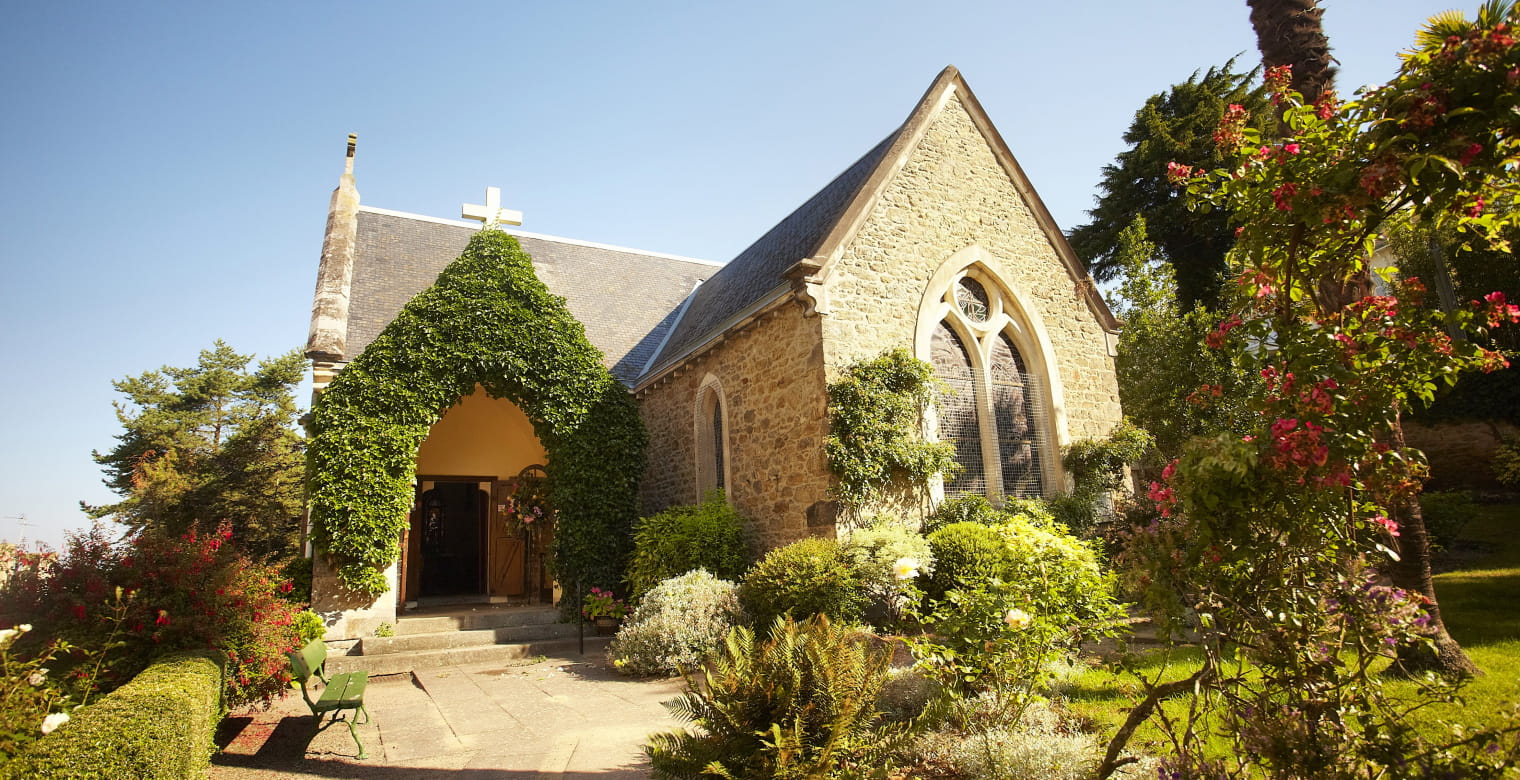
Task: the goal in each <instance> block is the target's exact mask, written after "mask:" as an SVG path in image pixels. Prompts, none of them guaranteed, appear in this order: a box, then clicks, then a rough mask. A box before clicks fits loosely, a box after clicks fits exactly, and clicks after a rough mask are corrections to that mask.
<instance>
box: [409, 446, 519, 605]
mask: <svg viewBox="0 0 1520 780" xmlns="http://www.w3.org/2000/svg"><path fill="white" fill-rule="evenodd" d="M424 482H432V483H435V484H436V483H440V482H454V483H459V482H464V483H470V484H474V485H475V486H476V487H477V488H479V486H480V483H482V482H484V483H486V484H491V485H494V484H495V483H496V477H494V476H490V477H485V476H477V475H471V474H418V475H416V476H415V477H414V478H413V479H412V508H411V511H410V512H408V515H407V527H406V530H404V531H402V532H401V545H402V546H401V561H400V565H399V566H398V567H397V572H396V574H397V578H398V579H399V580H400V582H399V583H398V584H399V587H397V588H396V594H397V597H398V598H399V599H400V603H399V604H397V605H396V608H397V611H398V613H399V612H400V611H401V610H402V609H405V607H406V602H407V601H409V600H416V598H417V597H418V596H419V595H420V593H413V592H411V588H410V583H409V582H408V579H409V578H408V570H409V569H411V568H412V566H414V565H416V564H419V563H420V561H413V560H410V559H411V558H412V556H414V555H415V554H416V553H415V552H414V551H413V550H412V547H413V546H416V545H417V541H418V540H416V539H413V538H412V536H413V534H412V533H411V529H412V526H413V525H415V524H416V522H417V518H418V516H419V513H420V511H421V506H422V494H423V492H424V491H423V489H422V483H424ZM484 509H485V511H486V517H485V519H484V521H483V522H482V523H481V524H480V525H481V527H480V539H479V541H477V543H476V546H477V547H478V548H479V549H480V567H479V569H480V572H481V575H480V584H481V593H486V586H487V585H488V583H487V582H486V576H487V575H486V572H487V570H488V568H489V566H490V560H489V559H488V554H489V549H488V546H487V545H486V544H485V543H484V542H485V540H486V538H487V536H488V534H489V533H490V531H489V527H490V522H491V515H490V513H491V492H490V490H487V491H486V505H485V507H484ZM418 590H419V591H420V590H421V586H420V584H419V587H418Z"/></svg>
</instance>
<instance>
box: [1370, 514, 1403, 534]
mask: <svg viewBox="0 0 1520 780" xmlns="http://www.w3.org/2000/svg"><path fill="white" fill-rule="evenodd" d="M1372 522H1374V523H1377V524H1378V525H1380V526H1382V527H1383V528H1384V529H1386V530H1387V531H1388V535H1389V536H1398V535H1399V524H1398V523H1395V522H1394V521H1392V520H1390V519H1388V518H1387V517H1386V516H1384V515H1378V516H1377V517H1374V518H1372Z"/></svg>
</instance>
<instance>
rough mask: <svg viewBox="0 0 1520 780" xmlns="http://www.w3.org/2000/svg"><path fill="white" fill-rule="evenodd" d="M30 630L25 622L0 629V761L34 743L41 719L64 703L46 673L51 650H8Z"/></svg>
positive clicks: (51, 654) (51, 653)
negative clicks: (28, 654)
mask: <svg viewBox="0 0 1520 780" xmlns="http://www.w3.org/2000/svg"><path fill="white" fill-rule="evenodd" d="M30 630H31V626H29V625H27V624H22V625H20V626H17V627H16V628H7V629H4V630H0V763H4V762H5V761H6V760H8V759H10V758H11V757H12V756H14V755H15V754H16V752H17V751H18V750H20V749H21V748H23V747H25V746H26V745H29V744H31V743H32V742H35V741H36V740H37V738H38V736H39V735H40V733H41V732H40V731H39V727H40V726H41V725H42V724H43V723H44V719H45V718H47V717H48V716H49V715H50V714H51V713H52V712H53V711H54V710H55V709H58V708H59V706H60V705H63V704H66V703H67V700H66V699H62V698H61V697H60V696H59V693H58V691H57V690H56V688H55V687H54V682H53V680H52V678H50V677H49V675H48V671H49V670H48V668H47V664H48V662H49V661H51V660H52V656H53V651H52V650H51V649H49V650H48V651H44V652H43V653H42V654H41V655H39V656H35V657H25V656H23V655H21V654H19V653H15V652H12V650H11V645H12V643H14V642H15V640H16V638H17V637H18V636H20V635H23V634H25V633H27V632H29V631H30Z"/></svg>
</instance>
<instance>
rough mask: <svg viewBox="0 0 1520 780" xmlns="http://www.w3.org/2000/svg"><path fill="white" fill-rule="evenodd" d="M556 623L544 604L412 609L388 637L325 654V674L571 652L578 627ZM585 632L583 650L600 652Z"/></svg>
mask: <svg viewBox="0 0 1520 780" xmlns="http://www.w3.org/2000/svg"><path fill="white" fill-rule="evenodd" d="M559 619H560V613H559V610H558V609H557V608H555V607H550V606H528V607H522V606H505V605H492V604H474V605H455V606H449V607H442V608H429V609H424V610H415V611H412V612H409V613H407V614H405V615H403V616H401V617H400V618H398V619H397V620H396V626H395V635H394V636H388V637H379V636H372V637H365V638H363V639H360V640H359V643H358V644H357V645H355V646H354V648H353V649H352V650H350V651H349V654H348V655H341V656H339V655H330V656H328V659H327V666H328V671H329V672H331V673H342V672H356V671H364V672H369V673H370V674H371V675H382V674H401V673H404V672H410V671H413V670H416V669H431V668H437V667H440V666H455V665H462V664H477V663H493V662H501V663H511V662H514V661H520V660H524V659H530V658H534V657H536V656H539V655H555V654H563V653H574V652H575V651H576V650H577V649H578V646H579V640H578V636H579V633H580V627H579V626H577V625H576V624H574V623H561V622H559ZM585 628H586V633H587V634H588V636H587V637H586V652H588V653H591V652H597V653H599V652H601V648H602V647H604V646H605V644H606V640H604V639H599V638H597V637H596V636H595V633H596V630H595V628H593V627H592V626H589V625H588V626H586V627H585Z"/></svg>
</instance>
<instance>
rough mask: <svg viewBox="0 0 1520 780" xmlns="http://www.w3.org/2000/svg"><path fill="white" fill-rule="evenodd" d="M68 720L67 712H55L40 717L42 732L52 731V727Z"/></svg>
mask: <svg viewBox="0 0 1520 780" xmlns="http://www.w3.org/2000/svg"><path fill="white" fill-rule="evenodd" d="M68 722H69V714H68V713H67V712H55V713H53V714H52V715H49V716H47V717H46V718H43V719H42V733H44V734H51V733H53V729H56V728H58V727H59V726H62V725H63V724H65V723H68Z"/></svg>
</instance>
